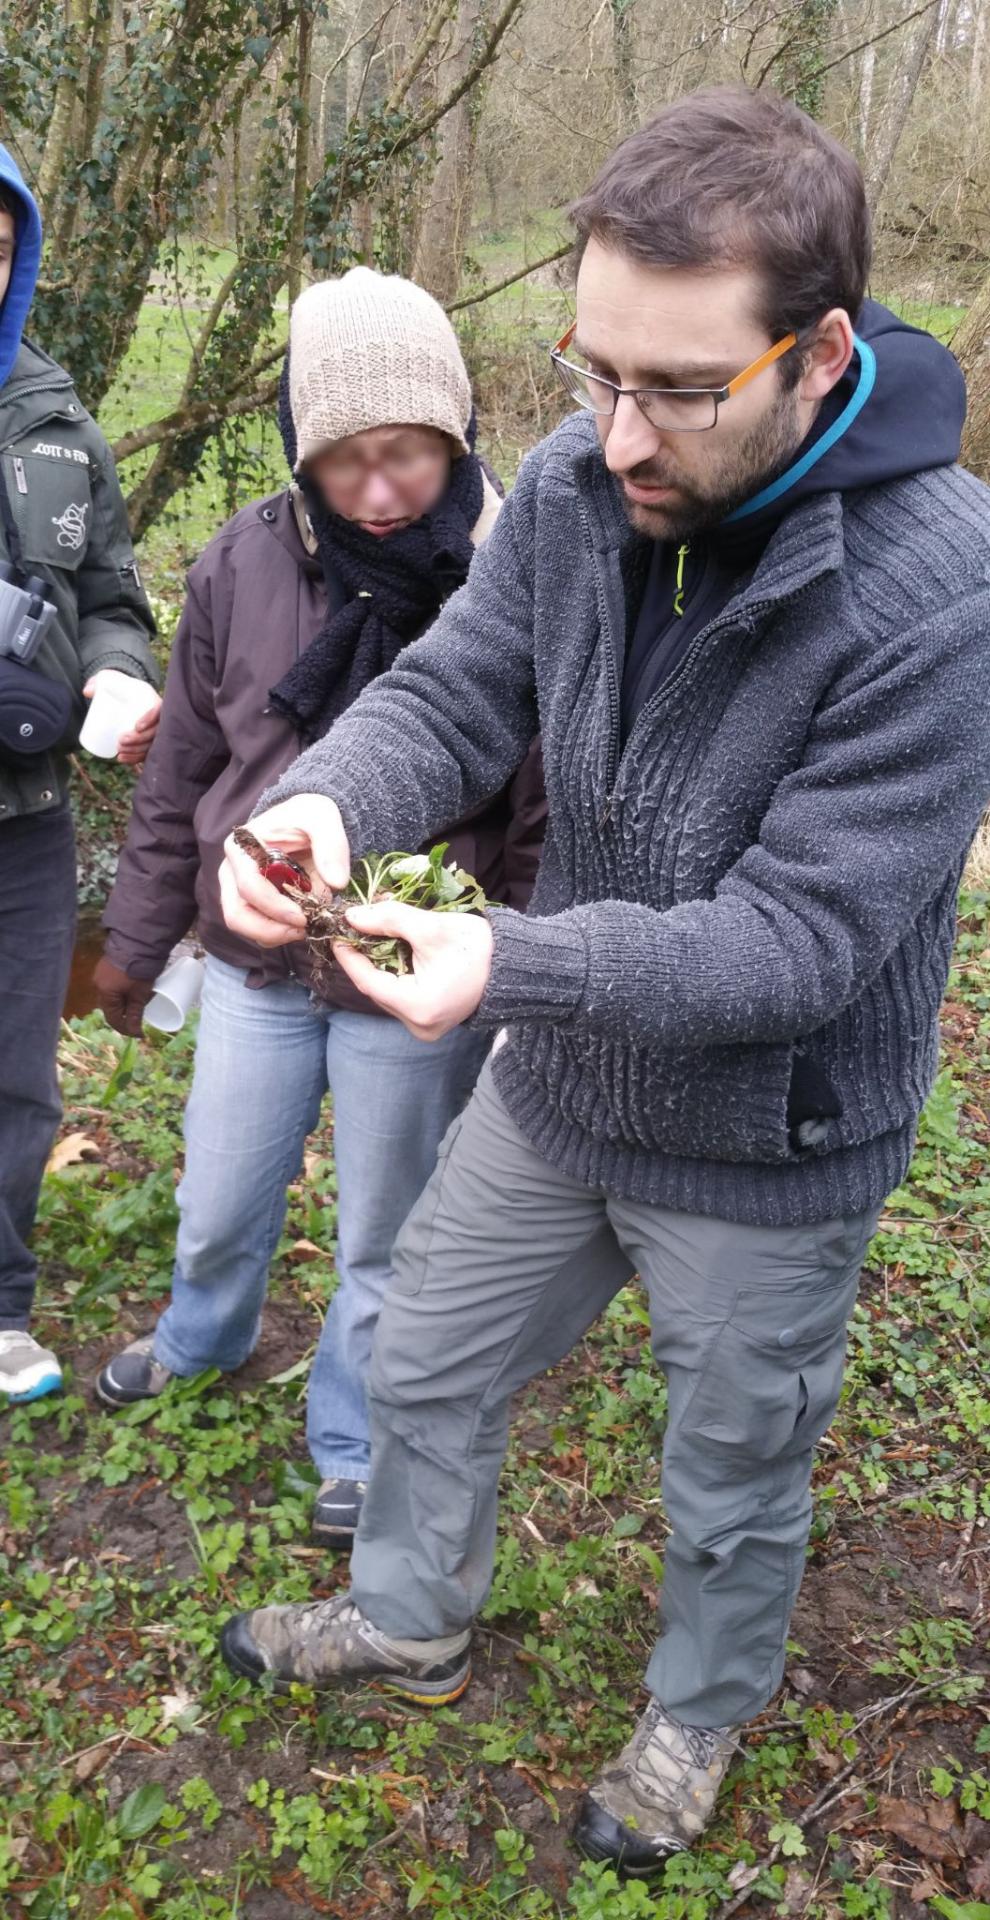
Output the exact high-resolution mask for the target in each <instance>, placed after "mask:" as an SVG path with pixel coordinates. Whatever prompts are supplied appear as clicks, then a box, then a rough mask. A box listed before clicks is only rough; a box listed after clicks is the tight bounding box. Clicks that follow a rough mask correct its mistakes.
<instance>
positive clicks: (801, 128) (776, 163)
mask: <svg viewBox="0 0 990 1920" xmlns="http://www.w3.org/2000/svg"><path fill="white" fill-rule="evenodd" d="M570 217H571V219H572V221H573V223H574V226H575V227H576V229H577V243H576V250H575V251H576V258H577V262H578V263H580V260H581V257H582V255H583V253H584V250H585V247H586V246H587V244H588V241H589V240H590V239H592V238H593V239H595V240H598V241H600V243H601V244H602V245H603V246H605V247H610V248H613V249H614V250H615V251H616V252H618V253H625V254H628V255H629V256H630V258H631V259H633V260H638V261H641V262H642V263H643V265H644V266H648V267H688V268H692V269H694V270H695V271H697V270H699V269H700V270H702V271H705V270H716V269H718V268H720V267H744V268H748V269H749V270H750V271H752V272H755V273H756V275H757V276H758V279H759V282H760V286H761V288H762V294H761V311H760V314H759V316H758V317H759V318H760V319H761V320H762V321H763V322H764V324H765V326H766V329H767V331H768V333H769V334H770V335H771V337H772V339H774V340H780V339H782V338H783V336H784V335H785V334H787V333H792V332H793V333H796V334H798V336H800V335H801V333H802V332H804V331H805V330H806V329H807V328H809V327H811V326H813V325H814V324H815V322H816V321H818V320H820V319H821V318H822V316H823V315H824V314H825V313H827V312H828V310H829V308H830V307H844V308H845V310H846V312H847V313H848V314H849V316H850V319H852V320H853V321H855V319H856V316H857V314H858V312H859V309H860V307H861V305H862V302H863V295H864V293H865V291H866V281H867V276H868V274H869V270H870V254H871V240H870V215H869V210H868V208H867V204H866V191H865V187H864V184H863V175H862V173H861V171H860V168H859V166H858V165H857V163H856V161H855V160H854V159H853V156H852V154H851V153H849V152H848V151H847V150H846V148H845V147H843V146H842V145H841V144H840V142H839V141H838V140H835V139H833V137H832V135H831V134H830V133H826V131H825V129H824V128H823V127H820V126H819V125H818V124H817V122H816V121H814V120H812V119H811V117H810V115H808V114H806V113H803V112H802V111H801V108H800V107H796V106H794V105H793V104H792V103H791V102H790V101H789V100H782V99H781V98H780V97H779V95H777V94H774V93H765V92H760V93H754V92H750V91H749V90H748V89H747V88H745V87H704V88H701V89H700V90H699V91H698V92H697V93H689V94H686V95H685V97H684V98H683V99H682V100H677V101H675V102H674V103H673V105H672V106H669V107H665V108H664V109H663V111H662V113H658V114H657V115H656V116H655V118H654V119H652V120H648V121H647V123H646V125H645V127H641V128H640V130H639V132H638V133H633V134H630V135H629V138H628V139H627V140H624V141H623V142H622V145H621V146H620V147H617V148H616V150H615V152H614V153H613V154H611V155H610V157H609V158H608V159H607V160H606V162H605V164H604V166H603V167H602V169H601V171H600V173H599V174H598V176H597V178H596V179H595V180H594V181H593V182H592V184H591V186H590V187H589V188H588V190H587V192H586V193H583V194H582V195H581V198H580V199H579V200H576V201H575V202H574V204H573V206H572V207H571V208H570ZM795 358H796V356H793V355H788V356H787V359H786V360H785V361H784V362H783V363H782V369H781V370H782V374H783V373H784V370H785V369H787V370H788V371H789V372H790V371H791V370H793V374H795V375H796V374H797V373H798V372H799V368H798V367H794V366H793V362H794V359H795Z"/></svg>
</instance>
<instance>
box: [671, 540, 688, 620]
mask: <svg viewBox="0 0 990 1920" xmlns="http://www.w3.org/2000/svg"><path fill="white" fill-rule="evenodd" d="M690 551H691V545H690V542H689V541H685V544H684V545H683V547H678V549H677V579H676V582H675V592H674V612H675V614H676V615H677V618H678V619H680V618H681V616H682V615H683V612H684V562H685V560H686V559H687V557H688V554H689V553H690Z"/></svg>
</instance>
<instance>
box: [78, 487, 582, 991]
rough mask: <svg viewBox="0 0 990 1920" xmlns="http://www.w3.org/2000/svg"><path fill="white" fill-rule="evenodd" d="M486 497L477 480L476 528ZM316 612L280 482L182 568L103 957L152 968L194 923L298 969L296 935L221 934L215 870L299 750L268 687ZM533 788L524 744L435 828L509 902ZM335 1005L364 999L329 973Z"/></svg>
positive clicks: (276, 970)
mask: <svg viewBox="0 0 990 1920" xmlns="http://www.w3.org/2000/svg"><path fill="white" fill-rule="evenodd" d="M495 511H497V503H496V502H495V498H494V495H493V494H491V495H489V490H487V489H486V510H485V513H484V514H483V516H482V521H480V522H479V530H481V529H482V528H483V530H484V532H485V533H487V531H488V522H490V520H491V519H493V518H494V513H495ZM325 613H326V586H325V584H324V579H323V572H322V568H321V566H320V562H319V560H318V559H317V558H316V556H315V555H314V554H312V553H311V552H309V551H308V549H307V546H306V544H304V541H303V537H302V533H301V531H300V524H299V519H298V517H297V509H296V504H295V499H294V496H293V494H292V493H291V492H289V491H287V492H284V493H280V494H276V495H274V496H273V497H272V498H270V499H268V500H262V501H260V502H258V503H257V504H255V505H253V506H250V507H245V508H243V509H242V511H241V512H240V513H238V514H235V516H234V518H233V520H231V521H230V522H229V523H228V524H227V526H226V527H224V528H222V529H221V531H220V533H218V534H217V535H216V537H215V539H213V540H211V541H210V544H209V546H208V547H207V548H206V549H205V551H204V553H203V554H202V555H201V556H200V558H199V559H198V560H197V561H196V563H195V565H194V566H193V567H192V569H191V570H190V574H189V581H188V593H187V597H186V604H185V608H184V611H183V614H182V619H181V621H180V623H179V627H178V630H177V632H176V636H175V641H174V644H173V647H172V654H171V659H170V661H169V668H168V677H167V680H166V683H165V698H164V705H163V708H162V715H161V720H160V723H159V727H158V732H157V735H156V738H155V742H154V745H153V747H152V749H151V752H150V754H149V755H148V759H147V761H146V763H145V766H144V770H143V772H142V774H141V777H140V779H139V781H138V783H137V787H136V789H135V797H134V805H133V811H132V814H131V821H130V826H129V828H128V832H127V839H126V841H125V843H124V846H123V849H122V851H121V856H120V864H119V867H118V871H117V879H116V882H115V885H114V888H113V892H112V893H111V895H110V899H109V901H108V903H107V908H106V912H105V914H104V916H103V924H104V926H105V927H107V928H108V929H109V937H108V940H107V947H106V951H107V956H108V958H109V959H110V960H112V961H113V962H114V964H115V965H116V966H118V967H122V968H123V970H124V971H125V973H129V974H130V975H131V976H132V977H133V978H134V979H138V980H153V979H154V978H155V977H156V975H157V974H158V973H160V972H161V969H162V967H163V966H164V965H165V962H166V961H167V959H168V956H169V954H170V953H171V951H172V948H173V947H174V946H175V944H176V941H178V940H180V939H181V938H182V937H183V935H184V934H186V933H188V932H189V930H190V928H191V927H192V926H193V925H194V924H198V932H199V937H200V939H201V940H202V943H203V945H204V946H205V948H206V950H207V952H208V953H211V954H214V955H215V956H216V957H217V959H219V960H225V961H227V962H228V963H229V964H230V965H231V966H234V967H243V968H244V969H245V970H246V971H247V974H248V982H249V985H251V986H266V985H268V984H269V983H271V982H272V981H276V980H285V979H288V978H290V977H292V976H296V977H298V978H302V979H305V978H306V977H307V973H308V969H307V965H306V952H305V948H304V947H303V946H302V945H293V946H290V947H280V948H278V949H276V950H275V951H274V952H272V951H263V950H262V949H261V948H259V947H256V946H254V945H253V944H252V943H250V942H249V941H245V940H241V939H239V938H238V937H237V935H236V934H232V933H231V932H230V931H229V930H228V928H227V926H226V924H225V922H224V918H223V914H222V912H221V909H220V894H219V888H218V884H217V871H218V868H219V865H220V862H221V860H222V858H223V843H224V840H225V839H226V837H227V835H228V833H229V832H230V830H231V828H232V827H235V826H237V825H239V824H241V823H242V822H244V821H247V820H248V819H249V818H250V815H251V812H252V809H253V808H254V806H255V804H256V802H257V800H258V796H259V795H260V794H261V793H263V792H264V790H265V788H266V787H270V786H272V785H273V784H274V782H275V781H276V780H278V779H279V778H280V776H281V775H282V774H283V773H284V772H285V771H286V768H287V767H289V766H290V765H291V763H292V762H293V761H294V760H295V759H296V758H297V757H298V755H299V753H300V752H301V742H300V739H299V736H298V734H297V733H296V731H295V729H294V728H293V727H292V725H291V724H290V722H289V721H288V720H285V719H283V718H282V717H281V716H280V715H279V714H277V713H274V712H272V711H271V709H270V706H269V698H268V695H269V689H270V688H271V687H273V686H275V684H276V683H277V682H278V681H279V680H281V678H282V676H283V674H285V673H287V672H288V670H289V668H290V667H291V666H292V665H293V663H294V662H295V661H296V660H297V659H298V658H299V656H300V654H301V653H303V652H304V651H305V649H306V648H307V647H308V646H309V643H310V641H311V640H312V639H313V638H314V636H315V635H316V633H317V632H318V630H319V628H320V626H321V625H322V623H323V619H324V617H325ZM545 814H546V802H545V800H544V795H543V780H542V768H541V764H540V757H539V745H538V743H537V742H534V743H533V746H532V747H531V749H530V752H529V754H528V755H527V758H526V760H525V761H524V763H523V766H522V767H521V769H520V770H519V773H518V774H517V775H516V777H515V779H514V780H513V781H512V782H511V784H510V785H509V787H507V788H506V789H505V790H504V791H503V792H502V793H501V794H499V795H498V797H497V798H496V799H495V800H494V801H492V802H491V803H490V804H489V805H487V806H486V807H484V808H483V809H482V810H480V811H479V812H478V813H477V814H475V815H473V816H472V817H471V818H470V819H468V820H466V821H463V822H461V823H460V824H459V825H457V826H456V827H454V828H453V829H452V830H451V831H450V832H449V833H447V834H443V835H441V836H438V837H440V838H443V839H449V841H450V844H451V856H452V858H454V859H455V860H456V862H457V864H458V865H460V866H463V867H466V868H467V870H468V872H469V873H473V874H475V875H476V876H477V878H478V880H480V882H481V884H482V886H483V887H484V889H485V892H486V893H487V894H488V895H489V897H490V898H491V899H494V900H499V901H504V902H505V903H506V904H507V905H510V906H514V907H520V908H524V907H525V906H526V904H527V902H528V899H529V895H530V892H531V890H532V886H533V881H534V879H535V877H536V869H537V866H538V864H539V857H540V849H541V845H542V840H543V828H544V820H545ZM334 1004H335V1005H339V1006H346V1007H354V1008H359V1009H360V1010H361V1011H362V1012H374V1011H376V1009H375V1008H373V1007H372V1005H371V1002H370V1001H368V1000H367V999H365V998H364V996H363V995H361V994H359V993H357V991H356V989H354V988H353V987H352V986H351V984H350V982H349V981H347V980H345V978H344V976H343V975H342V974H341V975H340V976H339V991H338V992H337V993H336V994H335V996H334Z"/></svg>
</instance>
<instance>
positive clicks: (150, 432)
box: [110, 349, 284, 460]
mask: <svg viewBox="0 0 990 1920" xmlns="http://www.w3.org/2000/svg"><path fill="white" fill-rule="evenodd" d="M283 351H284V349H283ZM277 393H278V380H277V379H274V380H267V381H266V382H265V384H264V386H262V387H256V388H255V389H254V391H253V392H252V393H242V394H239V395H238V397H237V399H236V400H220V401H211V400H200V401H198V402H194V403H193V404H192V405H191V406H187V407H176V408H174V409H173V411H172V412H171V413H165V414H163V415H162V417H161V419H160V420H152V421H151V423H150V425H148V426H147V427H136V428H135V430H134V432H133V433H125V434H124V436H123V438H122V439H120V440H115V441H114V443H113V445H112V447H111V449H110V451H111V453H112V454H113V457H114V459H115V460H130V459H131V458H132V457H133V455H134V454H136V453H143V452H144V450H145V448H146V447H158V446H161V443H162V441H163V440H171V439H175V438H177V437H178V435H179V434H180V433H201V432H204V431H208V430H209V429H211V428H213V427H218V426H221V425H222V424H223V422H224V421H225V420H230V419H232V418H233V417H234V415H235V414H241V413H257V412H258V410H259V408H261V407H268V406H271V403H272V401H273V400H274V399H275V397H276V395H277Z"/></svg>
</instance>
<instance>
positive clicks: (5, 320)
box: [0, 147, 41, 387]
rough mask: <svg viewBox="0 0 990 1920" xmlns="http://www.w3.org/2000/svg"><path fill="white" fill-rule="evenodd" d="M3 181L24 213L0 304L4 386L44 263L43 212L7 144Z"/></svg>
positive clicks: (1, 159)
mask: <svg viewBox="0 0 990 1920" xmlns="http://www.w3.org/2000/svg"><path fill="white" fill-rule="evenodd" d="M0 185H2V186H5V187H7V188H9V189H10V190H11V191H12V192H13V193H15V194H16V196H17V200H18V204H19V206H20V213H19V214H18V215H17V222H16V224H17V244H16V249H15V252H14V264H13V267H12V268H11V274H10V285H9V286H8V288H7V292H6V294H5V296H4V301H3V305H2V306H0V387H2V386H3V385H4V384H5V382H6V381H7V380H9V378H10V374H11V369H12V367H13V365H14V361H15V360H16V359H17V355H18V352H19V350H20V345H21V335H22V333H23V332H24V322H25V320H26V319H27V316H28V308H29V307H30V305H31V302H32V300H33V299H34V289H35V284H36V282H37V278H38V268H39V267H40V265H41V215H40V213H39V212H38V209H37V207H36V206H35V203H34V200H33V198H32V196H31V194H30V193H29V192H28V190H27V187H26V186H25V185H24V182H23V180H22V179H21V174H20V169H19V168H18V165H17V162H16V161H15V160H14V158H13V156H12V155H11V154H9V153H8V152H7V149H6V147H0Z"/></svg>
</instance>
